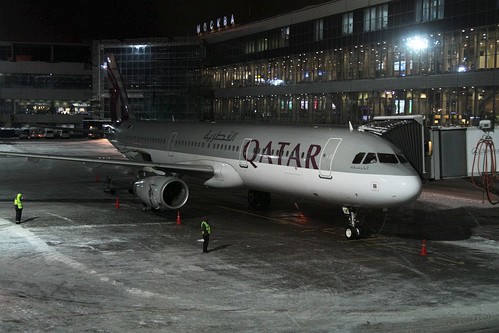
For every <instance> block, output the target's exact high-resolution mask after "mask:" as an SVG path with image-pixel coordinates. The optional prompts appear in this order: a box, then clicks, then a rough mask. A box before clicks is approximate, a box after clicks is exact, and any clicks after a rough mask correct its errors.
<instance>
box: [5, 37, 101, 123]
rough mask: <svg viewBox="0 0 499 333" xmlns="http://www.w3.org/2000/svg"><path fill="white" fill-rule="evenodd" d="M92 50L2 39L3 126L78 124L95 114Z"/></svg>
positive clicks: (85, 47)
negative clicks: (93, 104)
mask: <svg viewBox="0 0 499 333" xmlns="http://www.w3.org/2000/svg"><path fill="white" fill-rule="evenodd" d="M91 49H92V47H91V45H87V44H44V43H21V42H0V124H1V126H6V127H11V126H13V127H21V126H29V125H35V124H45V125H54V124H59V125H61V126H62V125H64V124H67V125H71V126H74V125H78V124H81V123H82V121H83V119H84V118H89V117H92V115H93V110H92V100H93V94H92V67H91Z"/></svg>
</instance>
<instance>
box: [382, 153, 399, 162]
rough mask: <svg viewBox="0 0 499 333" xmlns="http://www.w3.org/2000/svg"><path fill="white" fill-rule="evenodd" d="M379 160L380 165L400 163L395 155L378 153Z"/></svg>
mask: <svg viewBox="0 0 499 333" xmlns="http://www.w3.org/2000/svg"><path fill="white" fill-rule="evenodd" d="M378 158H379V161H380V163H391V164H397V163H398V162H399V161H398V160H397V157H396V156H395V154H384V153H378Z"/></svg>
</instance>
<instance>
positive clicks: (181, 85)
mask: <svg viewBox="0 0 499 333" xmlns="http://www.w3.org/2000/svg"><path fill="white" fill-rule="evenodd" d="M93 49H94V54H93V63H94V85H93V87H94V94H95V95H96V96H97V98H98V100H99V105H100V107H101V110H102V113H101V114H100V118H101V119H106V118H109V117H110V102H109V98H110V94H109V88H110V84H109V80H108V79H107V74H106V71H104V70H102V66H103V65H104V63H105V57H106V54H108V53H113V54H114V56H115V58H116V61H117V63H118V66H119V69H120V73H121V77H122V79H123V81H124V84H125V88H126V90H127V94H128V99H129V103H130V107H131V109H132V110H133V112H134V114H135V117H136V118H138V119H159V120H161V119H163V120H164V119H168V120H198V119H199V118H200V110H201V109H202V107H201V106H202V95H203V91H209V90H210V88H211V87H209V86H207V85H206V83H204V82H203V81H202V80H201V61H202V55H203V52H202V45H201V43H200V41H199V40H198V39H197V38H196V37H191V38H164V39H135V40H124V41H116V40H107V41H96V42H95V43H94V48H93Z"/></svg>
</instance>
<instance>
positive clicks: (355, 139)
mask: <svg viewBox="0 0 499 333" xmlns="http://www.w3.org/2000/svg"><path fill="white" fill-rule="evenodd" d="M110 141H111V143H113V145H115V147H116V148H118V149H119V150H120V152H122V153H123V154H124V155H125V156H127V157H128V158H129V159H132V160H146V161H147V160H149V161H152V162H155V163H165V164H166V163H168V164H180V165H207V166H211V167H212V168H213V175H212V177H211V178H210V179H208V180H207V181H206V182H205V184H206V185H207V186H212V187H238V186H245V187H247V188H249V189H252V190H257V191H262V192H272V193H283V194H286V195H290V196H293V197H299V198H305V199H312V200H319V201H323V202H329V203H332V204H338V205H342V206H349V207H374V208H390V207H396V206H401V205H405V204H407V203H410V202H412V201H414V200H416V199H417V198H418V196H419V195H420V193H421V190H422V185H421V181H420V177H419V175H418V174H417V173H416V171H415V170H414V169H413V168H412V167H411V165H410V164H409V163H407V161H406V160H405V159H403V157H401V153H400V151H399V150H398V149H397V148H396V147H394V146H393V145H392V144H390V143H389V142H387V141H386V140H384V139H382V138H380V137H377V136H375V135H372V134H368V133H362V132H358V131H349V130H348V129H333V128H317V127H299V126H283V125H263V124H230V123H226V124H218V123H175V122H147V121H133V122H125V123H123V124H121V126H119V127H117V128H116V129H115V134H114V135H113V136H112V137H111V138H110ZM373 156H374V158H373Z"/></svg>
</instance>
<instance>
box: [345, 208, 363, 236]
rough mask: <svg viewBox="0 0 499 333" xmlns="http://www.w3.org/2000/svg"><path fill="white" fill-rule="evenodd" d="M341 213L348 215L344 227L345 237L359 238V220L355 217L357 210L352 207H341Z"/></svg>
mask: <svg viewBox="0 0 499 333" xmlns="http://www.w3.org/2000/svg"><path fill="white" fill-rule="evenodd" d="M343 213H345V215H348V226H347V227H346V228H345V236H346V238H347V239H349V240H350V239H357V238H360V235H361V233H360V228H359V224H360V222H359V220H358V219H357V210H356V209H353V208H348V207H343Z"/></svg>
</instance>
